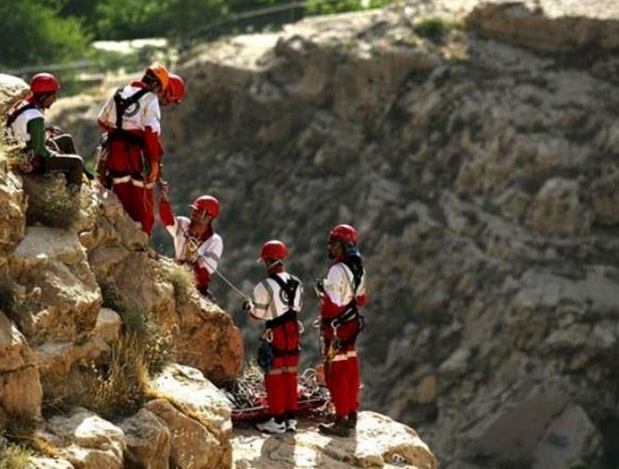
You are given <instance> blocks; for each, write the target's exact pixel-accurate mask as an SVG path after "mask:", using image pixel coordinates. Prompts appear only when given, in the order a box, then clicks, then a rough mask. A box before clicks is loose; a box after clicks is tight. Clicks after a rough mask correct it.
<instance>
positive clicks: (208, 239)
mask: <svg viewBox="0 0 619 469" xmlns="http://www.w3.org/2000/svg"><path fill="white" fill-rule="evenodd" d="M190 207H191V218H187V217H182V216H178V217H177V216H174V212H173V211H172V206H171V205H170V201H169V200H168V197H167V193H166V191H165V190H163V191H162V192H161V197H160V199H159V216H160V217H161V222H162V223H163V225H164V226H165V227H166V229H167V230H168V232H169V233H170V235H171V236H172V238H173V239H174V253H175V254H174V257H175V259H176V261H177V262H179V263H181V264H190V265H191V266H192V268H193V272H194V276H195V280H196V288H197V289H198V291H199V292H200V293H201V294H202V295H203V296H204V297H206V298H209V299H211V300H212V299H213V296H212V294H211V292H210V290H209V284H210V282H211V275H212V274H213V272H215V270H217V264H218V263H219V260H220V259H221V255H222V253H223V249H224V244H223V240H222V238H221V236H219V235H218V234H217V233H215V231H214V229H213V220H214V219H215V218H217V216H218V215H219V209H220V206H219V200H217V199H216V198H215V197H213V196H211V195H203V196H200V197H198V198H197V199H196V200H194V202H193V203H192V204H191V205H190Z"/></svg>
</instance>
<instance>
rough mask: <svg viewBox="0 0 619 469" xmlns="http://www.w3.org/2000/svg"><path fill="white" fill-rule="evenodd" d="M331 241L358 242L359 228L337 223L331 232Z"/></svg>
mask: <svg viewBox="0 0 619 469" xmlns="http://www.w3.org/2000/svg"><path fill="white" fill-rule="evenodd" d="M329 241H343V242H345V243H349V244H357V230H355V229H354V228H353V227H352V226H350V225H345V224H344V225H337V226H335V227H333V229H331V231H330V232H329Z"/></svg>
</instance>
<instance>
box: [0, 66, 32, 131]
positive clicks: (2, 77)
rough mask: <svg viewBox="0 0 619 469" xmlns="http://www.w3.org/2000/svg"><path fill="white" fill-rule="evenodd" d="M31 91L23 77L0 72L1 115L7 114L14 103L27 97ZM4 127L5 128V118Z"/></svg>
mask: <svg viewBox="0 0 619 469" xmlns="http://www.w3.org/2000/svg"><path fill="white" fill-rule="evenodd" d="M29 91H30V87H29V85H28V83H26V82H25V81H24V80H22V79H21V78H18V77H16V76H13V75H7V74H5V73H0V115H3V116H4V115H6V113H7V111H8V110H9V108H10V107H11V106H12V105H13V103H15V102H16V101H18V100H20V99H22V98H24V97H26V95H27V94H28V92H29ZM2 127H3V128H4V119H3V120H2Z"/></svg>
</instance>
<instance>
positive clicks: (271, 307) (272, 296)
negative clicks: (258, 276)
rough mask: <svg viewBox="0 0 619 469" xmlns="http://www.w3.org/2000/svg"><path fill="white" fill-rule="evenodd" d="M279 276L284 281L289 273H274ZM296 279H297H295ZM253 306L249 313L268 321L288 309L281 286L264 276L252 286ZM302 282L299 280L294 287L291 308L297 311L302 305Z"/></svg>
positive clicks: (289, 276)
mask: <svg viewBox="0 0 619 469" xmlns="http://www.w3.org/2000/svg"><path fill="white" fill-rule="evenodd" d="M275 275H277V276H279V277H280V278H281V279H282V280H283V281H284V283H286V282H288V279H290V278H291V275H290V274H288V273H287V272H281V273H278V274H275ZM297 280H298V279H297ZM253 296H254V301H253V308H252V309H251V310H250V314H251V316H252V317H253V318H255V319H263V320H265V321H270V320H272V319H275V318H277V317H279V316H282V315H283V314H284V313H286V312H287V311H288V310H289V307H288V301H287V300H286V298H284V296H285V295H284V293H283V290H282V288H281V287H280V286H279V284H278V283H277V281H275V280H273V279H272V278H266V279H264V280H263V281H261V282H260V283H259V284H257V285H256V286H255V287H254V294H253ZM302 297H303V284H302V283H301V282H300V281H299V285H298V287H297V288H296V289H295V293H294V301H293V302H292V309H293V310H294V311H296V312H297V313H298V312H299V311H301V308H302V306H303V300H302Z"/></svg>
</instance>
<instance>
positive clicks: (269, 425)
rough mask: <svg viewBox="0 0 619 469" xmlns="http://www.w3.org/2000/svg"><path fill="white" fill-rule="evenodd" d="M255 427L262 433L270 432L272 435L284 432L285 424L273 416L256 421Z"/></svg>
mask: <svg viewBox="0 0 619 469" xmlns="http://www.w3.org/2000/svg"><path fill="white" fill-rule="evenodd" d="M256 428H257V429H258V430H260V431H261V432H264V433H271V434H273V435H281V434H282V433H286V424H285V423H284V422H283V421H281V422H278V421H277V420H275V419H274V418H273V417H271V418H270V419H269V420H267V421H266V422H263V423H257V424H256Z"/></svg>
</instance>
